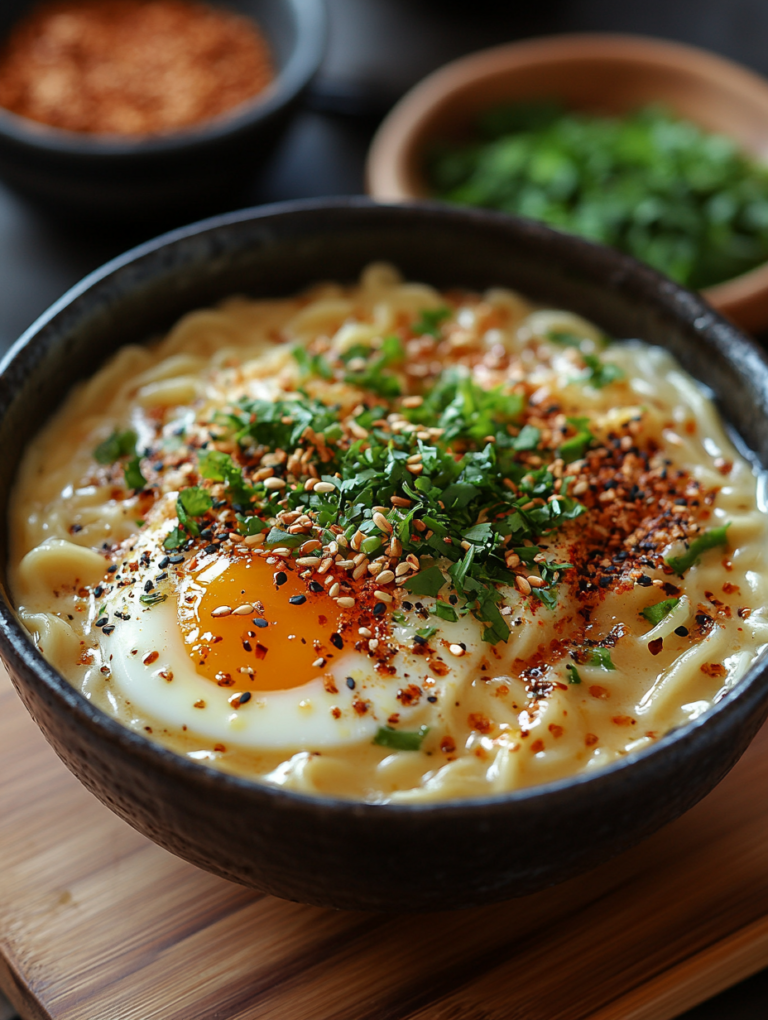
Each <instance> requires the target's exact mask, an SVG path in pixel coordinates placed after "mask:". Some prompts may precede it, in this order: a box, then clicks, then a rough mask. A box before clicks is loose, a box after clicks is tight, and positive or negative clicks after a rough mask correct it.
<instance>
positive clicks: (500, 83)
mask: <svg viewBox="0 0 768 1020" xmlns="http://www.w3.org/2000/svg"><path fill="white" fill-rule="evenodd" d="M537 98H539V99H552V98H556V99H561V100H563V101H564V102H565V104H566V105H567V106H569V107H572V108H575V109H580V110H587V111H590V112H593V113H602V114H621V113H626V112H627V111H630V110H635V109H637V108H638V107H641V106H644V105H647V104H649V103H660V104H663V105H665V106H667V107H668V108H670V109H671V110H673V111H674V112H675V113H677V114H679V115H680V116H681V117H685V118H688V119H689V120H692V121H694V122H695V123H696V124H698V125H700V126H701V127H702V128H704V129H705V130H707V131H712V132H716V133H719V134H723V135H727V136H728V137H730V138H732V139H733V140H734V141H735V142H737V143H738V144H739V145H740V146H741V147H742V148H743V149H744V150H745V151H747V152H749V153H750V154H752V155H753V156H755V157H758V158H760V159H766V158H768V81H766V80H765V79H764V78H761V77H760V76H759V75H757V74H754V73H752V72H751V71H747V70H745V69H744V68H743V67H739V66H738V65H737V64H733V63H731V62H730V61H729V60H724V59H723V58H722V57H717V56H714V55H713V54H711V53H706V52H704V51H702V50H698V49H695V48H693V47H691V46H683V45H680V44H678V43H671V42H664V41H660V40H657V39H646V38H642V37H637V36H622V35H564V36H552V37H548V38H543V39H533V40H530V41H526V42H519V43H511V44H510V45H506V46H499V47H497V48H495V49H491V50H484V51H482V52H480V53H475V54H473V55H471V56H469V57H464V58H462V59H461V60H456V61H454V62H453V63H451V64H448V65H447V66H445V67H443V68H441V69H440V70H438V71H435V72H434V74H431V75H430V76H429V77H428V78H426V79H425V80H424V81H423V82H421V83H420V84H419V85H417V86H416V87H415V88H414V89H412V90H411V91H410V92H409V93H408V94H407V95H406V96H405V97H404V98H403V99H401V100H400V102H399V103H398V104H397V106H395V108H394V109H393V110H392V112H391V113H390V114H389V116H388V117H387V118H386V120H385V121H384V123H383V124H382V125H381V127H380V128H379V131H378V132H377V134H376V137H375V138H374V140H373V144H372V145H371V149H370V152H369V155H368V167H367V181H368V192H369V194H370V195H372V196H373V197H374V198H376V199H379V200H381V201H386V202H390V201H397V202H401V201H408V200H410V199H415V198H426V197H429V189H428V186H427V183H426V181H425V178H424V174H423V172H422V168H423V164H424V156H425V153H426V151H427V150H428V149H429V147H430V145H431V144H432V143H433V142H435V141H436V140H440V139H446V138H455V137H457V136H459V137H460V136H461V135H462V134H465V133H466V132H467V131H469V130H470V129H471V127H472V126H473V125H474V123H475V120H476V117H477V115H478V114H479V113H481V112H482V111H484V110H486V109H488V107H490V106H494V105H496V104H498V103H504V102H518V101H524V100H530V99H537ZM703 295H704V297H705V299H706V300H707V301H708V302H709V303H710V304H712V305H713V306H714V307H715V308H716V309H717V310H718V311H719V312H721V313H722V314H723V315H726V316H727V317H728V318H730V319H732V320H733V321H734V322H736V323H738V324H739V325H740V326H742V327H743V328H745V329H750V330H761V329H765V328H766V327H768V263H766V264H764V265H761V266H758V267H757V268H755V269H752V270H750V272H748V273H744V274H743V275H742V276H739V277H736V278H734V279H732V280H727V281H726V282H724V283H720V284H718V285H717V286H714V287H709V288H707V289H706V290H705V291H704V292H703Z"/></svg>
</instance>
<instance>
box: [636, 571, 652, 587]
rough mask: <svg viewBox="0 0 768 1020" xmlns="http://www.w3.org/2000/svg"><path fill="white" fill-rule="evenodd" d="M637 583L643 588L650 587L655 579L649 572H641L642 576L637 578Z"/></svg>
mask: <svg viewBox="0 0 768 1020" xmlns="http://www.w3.org/2000/svg"><path fill="white" fill-rule="evenodd" d="M637 583H638V584H639V585H640V586H641V587H642V588H650V586H651V585H652V584H653V581H652V580H651V579H650V577H648V575H647V574H641V575H640V577H638V579H637Z"/></svg>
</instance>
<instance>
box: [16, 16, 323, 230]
mask: <svg viewBox="0 0 768 1020" xmlns="http://www.w3.org/2000/svg"><path fill="white" fill-rule="evenodd" d="M37 2H38V0H4V2H3V4H2V10H1V11H0V39H2V38H4V37H5V36H6V35H7V33H8V32H9V30H10V28H11V27H12V26H13V25H14V24H15V23H16V22H17V21H18V20H19V18H20V17H22V16H23V15H24V14H26V13H27V11H28V10H29V9H30V8H32V7H33V6H35V5H36V3H37ZM209 2H211V0H209ZM213 3H214V4H215V5H218V6H222V7H228V8H231V9H232V10H234V11H237V12H238V13H240V14H243V15H246V16H248V17H250V18H252V19H253V20H254V21H255V22H256V23H257V25H258V26H259V28H260V30H261V31H262V33H263V34H264V36H265V38H266V40H267V43H268V44H269V48H270V50H271V53H272V57H273V60H274V62H275V65H276V67H277V77H276V79H275V81H274V82H273V84H272V85H271V86H270V87H269V88H268V89H267V90H266V91H264V92H263V93H262V94H261V95H259V96H256V97H255V98H254V99H253V100H252V101H251V102H248V103H245V104H243V105H242V106H241V107H238V108H237V109H236V110H235V111H234V112H233V113H232V114H231V115H225V116H222V117H218V118H216V119H215V120H211V121H206V122H205V123H202V124H200V126H199V127H195V128H191V129H189V130H185V131H178V132H174V133H173V134H167V135H157V136H154V137H151V138H146V139H121V138H118V137H108V136H104V135H102V136H99V135H87V134H80V133H77V132H74V131H62V130H59V129H58V128H53V127H49V126H47V125H45V124H38V123H37V122H35V121H32V120H29V119H27V118H25V117H19V116H17V115H16V114H13V113H10V112H9V111H8V110H5V109H3V108H2V107H0V177H2V178H3V179H4V180H5V182H6V183H7V184H9V185H10V186H11V187H12V188H14V189H15V190H17V191H19V192H20V193H21V194H23V195H25V196H27V197H28V198H31V199H33V200H34V201H35V202H37V203H38V204H40V205H42V206H43V207H44V208H45V209H46V211H49V212H52V213H54V214H59V215H64V216H69V217H71V216H73V215H75V216H85V217H87V218H88V219H89V220H92V221H95V222H96V223H98V222H100V221H103V222H112V221H128V222H135V221H136V220H137V219H138V220H153V221H154V222H155V223H156V222H157V220H158V217H161V218H162V219H163V221H164V222H169V221H172V220H174V219H176V222H178V217H179V216H183V215H184V214H188V216H187V218H189V217H190V216H194V215H201V214H202V213H204V212H208V211H212V210H213V209H217V208H218V209H225V208H230V209H231V208H233V207H236V206H237V205H238V204H239V203H238V200H237V198H238V195H239V193H240V192H241V191H242V189H243V187H244V186H245V185H246V184H247V183H248V181H249V179H250V178H252V177H253V174H254V170H255V168H256V167H258V165H259V164H261V163H263V162H264V160H265V157H266V156H267V155H268V154H269V152H270V151H271V150H272V148H273V147H274V146H275V144H276V143H277V142H278V140H279V139H280V137H281V135H282V133H283V130H284V129H285V127H286V125H287V124H288V122H289V120H290V115H291V113H292V112H293V110H294V109H295V107H296V105H297V102H298V100H299V98H300V96H301V93H302V92H303V91H304V89H305V88H306V86H307V85H308V84H309V81H310V79H311V78H312V76H313V75H314V73H315V71H316V70H317V68H318V66H319V64H320V59H321V57H322V55H323V50H324V46H325V34H326V19H325V5H324V2H323V0H213Z"/></svg>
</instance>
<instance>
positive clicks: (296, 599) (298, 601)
mask: <svg viewBox="0 0 768 1020" xmlns="http://www.w3.org/2000/svg"><path fill="white" fill-rule="evenodd" d="M288 601H289V602H290V604H291V605H292V606H303V605H304V603H305V602H306V601H307V596H306V595H291V597H290V598H289V599H288Z"/></svg>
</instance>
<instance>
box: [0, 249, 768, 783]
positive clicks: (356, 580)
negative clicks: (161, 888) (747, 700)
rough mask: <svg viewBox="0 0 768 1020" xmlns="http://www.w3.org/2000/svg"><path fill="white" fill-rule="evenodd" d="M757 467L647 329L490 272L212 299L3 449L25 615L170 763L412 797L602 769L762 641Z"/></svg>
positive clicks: (730, 678)
mask: <svg viewBox="0 0 768 1020" xmlns="http://www.w3.org/2000/svg"><path fill="white" fill-rule="evenodd" d="M763 482H764V479H763V477H762V476H761V475H760V474H759V473H757V472H756V471H755V470H754V469H753V467H752V465H751V464H750V463H749V461H748V460H747V459H746V458H745V457H744V456H742V455H741V454H740V453H739V452H738V451H737V450H736V449H735V448H734V446H733V445H732V443H731V442H730V440H729V439H728V438H727V437H726V435H725V433H724V430H723V426H722V424H721V423H720V421H719V419H718V416H717V413H716V411H715V409H714V407H713V404H712V402H711V401H710V399H709V398H708V396H707V395H705V393H704V392H703V391H702V389H701V387H700V386H699V385H698V384H697V383H695V382H694V381H693V380H692V379H691V378H690V377H689V376H687V375H686V374H685V373H684V372H683V371H682V370H681V369H680V368H679V366H677V364H676V363H675V362H674V360H673V359H672V358H671V356H670V355H669V354H668V353H666V352H665V351H664V350H661V349H659V348H656V347H651V346H648V345H646V344H644V343H642V342H640V341H637V340H629V341H623V342H608V340H607V339H606V338H605V337H603V336H602V334H601V333H600V332H599V330H597V329H596V328H595V327H594V326H592V325H591V324H590V323H588V322H586V321H584V320H583V319H581V318H580V317H578V316H576V315H574V314H572V313H569V312H565V311H552V310H542V309H540V308H535V307H534V306H533V305H531V304H529V303H528V302H527V301H525V300H524V299H523V298H521V297H520V296H518V295H517V294H515V293H512V292H511V291H508V290H501V289H495V290H489V291H487V292H486V293H484V294H482V295H480V294H472V293H466V292H460V291H455V292H448V293H440V292H438V291H436V290H434V289H433V288H431V287H428V286H425V285H422V284H414V283H406V282H403V281H402V279H401V278H400V276H399V275H398V273H397V272H396V271H395V270H394V269H393V268H392V267H390V266H387V265H383V264H381V265H379V264H376V265H372V266H370V267H368V269H366V271H365V272H364V273H363V275H362V278H361V282H360V284H359V285H358V286H353V287H346V286H341V285H336V284H323V285H320V286H317V287H315V288H313V289H312V290H311V291H308V292H307V293H305V294H303V295H301V296H299V297H297V298H291V299H281V300H270V301H253V300H246V299H244V298H232V299H230V300H228V301H226V302H224V303H223V304H222V305H221V306H220V307H218V308H215V309H210V310H205V311H197V312H193V313H192V314H189V315H187V316H185V317H184V318H183V319H182V320H181V321H180V322H179V323H178V324H177V325H176V326H175V327H174V329H173V330H172V331H171V332H170V334H169V335H168V336H167V337H166V338H165V339H163V340H161V341H160V342H158V343H155V344H152V345H149V346H128V347H124V348H123V349H121V350H120V351H119V352H118V353H117V354H116V355H115V356H114V357H113V358H112V360H111V361H110V362H109V363H108V364H107V365H106V366H105V367H104V368H102V369H101V370H100V371H99V372H98V373H97V374H96V375H95V376H93V378H91V379H90V380H89V381H87V382H86V383H84V384H82V385H80V386H79V387H77V388H76V389H75V390H74V391H73V392H72V393H71V394H70V396H69V397H68V399H67V400H66V402H65V404H64V406H63V408H62V409H61V410H59V411H58V412H57V413H56V414H55V415H54V417H53V419H52V420H51V421H50V422H49V423H48V424H47V425H46V427H45V428H44V429H43V430H42V432H41V433H40V435H39V436H38V437H37V438H36V439H35V440H34V442H33V443H32V444H31V445H30V447H29V449H28V450H27V451H26V453H25V457H24V460H23V463H22V467H21V469H20V472H19V476H18V480H17V483H16V486H15V490H14V492H13V496H12V513H11V573H12V590H13V593H14V597H15V600H16V604H17V607H18V614H19V617H20V619H21V620H22V621H23V623H24V625H25V626H26V628H27V629H28V630H29V632H30V634H31V636H32V639H33V640H34V642H35V644H36V645H37V647H38V648H39V650H40V652H41V653H42V654H43V655H44V656H45V658H46V659H47V660H48V661H49V662H50V663H51V664H52V665H53V666H54V667H55V668H57V669H58V670H59V671H60V672H61V673H62V675H63V676H64V677H66V678H67V680H68V681H69V682H70V683H72V684H73V686H75V687H76V688H77V689H78V690H80V691H82V693H83V694H84V695H85V697H86V698H88V699H91V700H92V701H93V702H94V703H96V704H97V705H99V706H100V707H101V708H103V709H104V710H105V711H107V712H108V713H110V714H112V715H114V716H115V717H116V718H117V719H119V720H120V721H121V722H122V723H123V724H124V725H125V726H127V727H129V728H130V729H132V730H134V731H136V732H139V733H142V734H146V735H148V736H149V737H150V738H151V739H154V740H157V741H159V742H160V743H162V744H163V745H165V746H167V747H169V748H171V749H173V750H175V751H176V752H178V753H179V754H182V755H187V756H189V757H190V758H192V759H194V760H196V761H201V762H204V763H207V764H210V765H213V766H214V767H217V768H221V769H224V770H227V771H230V772H233V773H236V774H239V775H245V776H248V777H251V778H254V779H259V780H261V781H264V782H268V783H273V784H279V785H281V786H283V787H286V788H289V789H292V790H297V791H301V792H304V793H310V794H326V795H334V796H341V797H348V798H354V799H359V800H367V801H373V802H386V801H391V802H401V803H418V802H423V801H432V800H447V799H456V798H464V797H476V796H483V795H488V794H497V793H502V792H505V791H509V790H513V789H515V788H519V787H525V786H530V785H532V784H536V783H543V782H547V781H550V780H554V779H558V778H562V777H566V776H570V775H573V774H575V773H578V772H581V771H584V770H593V769H595V768H600V767H602V766H604V765H607V764H608V763H610V762H613V761H615V760H617V759H618V758H620V757H621V756H624V755H626V754H628V753H630V752H633V751H638V750H640V749H642V748H645V747H648V746H649V745H651V744H652V743H653V742H654V741H655V740H656V739H658V738H659V737H660V736H661V735H663V734H665V733H667V732H668V731H670V730H671V729H673V728H675V727H678V726H680V725H682V724H684V723H686V722H687V721H688V720H691V719H694V718H696V717H697V716H699V715H701V714H702V713H703V712H706V711H707V710H708V709H709V708H710V707H711V706H712V705H713V704H714V703H715V702H717V700H718V699H719V698H721V697H722V696H723V694H724V693H725V692H726V691H728V690H729V689H730V688H731V687H733V685H734V684H736V683H738V681H739V679H740V678H741V677H742V676H743V675H744V673H745V671H746V670H747V668H748V667H749V666H750V664H751V663H752V662H753V661H754V660H755V658H756V657H757V656H758V655H759V653H760V652H761V650H762V649H763V648H764V647H765V645H766V644H768V611H767V609H766V607H767V606H768V570H767V569H766V549H767V548H768V542H767V541H766V539H767V538H768V528H767V522H768V517H767V516H766V507H765V504H764V499H763Z"/></svg>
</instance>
